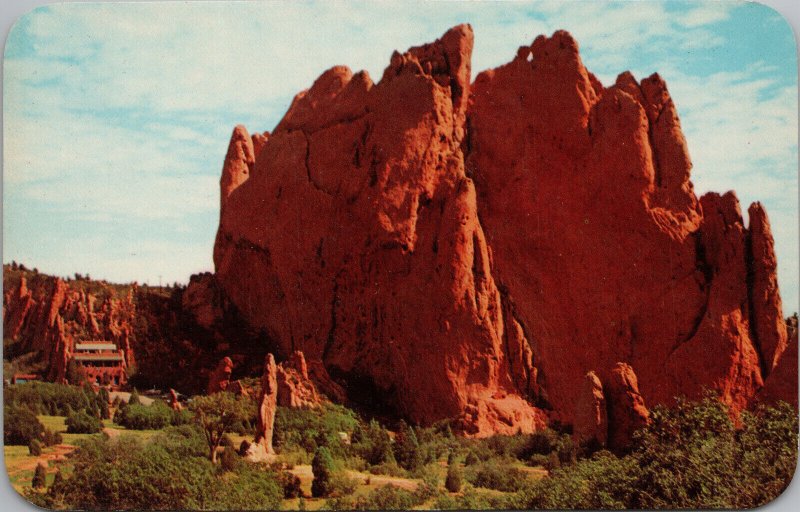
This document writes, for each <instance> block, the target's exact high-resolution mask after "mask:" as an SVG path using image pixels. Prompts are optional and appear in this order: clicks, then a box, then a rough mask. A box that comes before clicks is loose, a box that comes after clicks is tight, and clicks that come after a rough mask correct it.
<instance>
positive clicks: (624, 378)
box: [606, 363, 650, 452]
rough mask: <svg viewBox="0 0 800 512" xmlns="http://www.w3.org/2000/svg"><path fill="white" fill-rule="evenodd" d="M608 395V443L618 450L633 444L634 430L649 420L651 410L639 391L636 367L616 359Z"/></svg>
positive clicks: (625, 448) (610, 377)
mask: <svg viewBox="0 0 800 512" xmlns="http://www.w3.org/2000/svg"><path fill="white" fill-rule="evenodd" d="M606 397H607V399H608V446H609V448H611V449H612V450H615V451H617V452H619V451H625V450H627V449H628V448H630V446H631V440H632V439H633V433H634V432H635V431H636V430H638V429H640V428H642V427H644V426H645V425H647V424H648V423H649V422H650V411H648V410H647V407H646V406H645V403H644V398H642V395H641V394H640V393H639V381H638V379H637V378H636V374H635V373H634V371H633V368H631V366H630V365H629V364H626V363H617V365H616V366H615V367H614V369H613V370H611V375H610V376H609V379H608V382H607V383H606Z"/></svg>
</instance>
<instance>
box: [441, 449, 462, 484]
mask: <svg viewBox="0 0 800 512" xmlns="http://www.w3.org/2000/svg"><path fill="white" fill-rule="evenodd" d="M462 480H463V477H462V475H461V468H459V467H458V462H457V461H456V458H455V452H450V455H449V456H448V458H447V477H446V478H445V479H444V487H445V489H447V490H448V491H450V492H458V491H460V490H461V483H462Z"/></svg>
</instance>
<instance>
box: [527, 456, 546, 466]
mask: <svg viewBox="0 0 800 512" xmlns="http://www.w3.org/2000/svg"><path fill="white" fill-rule="evenodd" d="M548 458H549V457H548V456H547V455H542V454H540V453H534V454H533V455H531V458H530V459H528V465H529V466H534V467H536V466H540V467H543V468H544V467H547V462H548Z"/></svg>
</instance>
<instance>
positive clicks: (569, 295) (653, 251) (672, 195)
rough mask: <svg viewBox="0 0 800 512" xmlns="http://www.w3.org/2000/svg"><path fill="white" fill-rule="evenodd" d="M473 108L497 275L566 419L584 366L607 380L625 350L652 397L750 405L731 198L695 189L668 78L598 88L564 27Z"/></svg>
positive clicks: (752, 385) (508, 69)
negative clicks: (711, 392) (703, 397)
mask: <svg viewBox="0 0 800 512" xmlns="http://www.w3.org/2000/svg"><path fill="white" fill-rule="evenodd" d="M469 116H470V124H469V126H470V138H469V146H470V148H471V151H470V154H469V157H468V160H467V168H468V169H469V170H470V171H471V172H472V173H473V175H474V177H475V181H476V188H477V190H478V207H479V211H480V215H481V223H482V225H483V228H484V229H485V231H486V233H487V239H488V243H489V245H490V246H491V248H492V254H493V258H494V264H495V271H494V276H495V279H496V280H497V281H498V282H500V283H502V285H503V286H502V288H503V289H504V290H506V291H507V293H508V295H509V296H510V297H513V299H514V304H515V312H516V315H517V316H516V317H517V319H518V320H519V321H520V322H521V324H522V325H523V327H524V328H525V332H526V334H527V335H528V340H529V341H530V346H531V350H532V352H533V360H534V364H536V366H537V367H538V369H539V380H540V386H542V387H543V388H544V389H545V390H546V391H547V397H548V400H549V402H550V403H551V404H552V405H553V406H554V407H555V409H556V411H558V412H559V413H560V416H561V417H562V418H563V419H565V420H566V421H570V420H571V418H570V416H571V415H572V411H573V406H572V404H574V403H575V402H576V400H577V399H578V397H579V396H580V393H581V387H580V385H578V383H580V382H582V377H583V375H584V374H585V373H586V372H587V371H588V370H592V369H595V370H596V371H597V372H598V375H599V376H600V378H601V379H602V380H603V381H604V382H605V381H606V379H607V377H608V376H609V372H610V371H611V369H612V368H613V366H614V364H615V363H616V362H617V361H619V360H620V359H623V360H627V361H629V362H630V363H631V364H632V365H633V366H634V367H635V368H637V373H638V374H639V377H640V382H639V384H640V386H641V392H642V394H643V396H644V397H646V399H647V402H648V403H665V402H669V401H671V400H672V398H673V397H674V396H676V395H688V396H691V397H699V396H700V394H701V393H702V390H703V389H704V388H706V387H708V388H713V389H717V390H718V391H719V392H720V395H721V396H722V398H723V400H724V401H725V402H726V403H728V404H730V405H732V406H733V407H734V409H736V410H738V409H741V408H742V407H745V406H746V405H747V403H748V402H749V401H750V399H751V398H752V396H753V395H754V393H755V392H756V391H757V390H758V389H759V387H760V386H761V384H762V376H761V369H760V364H759V357H758V352H757V351H756V349H755V347H754V342H753V338H752V336H751V334H750V333H751V316H750V314H749V311H748V310H747V304H748V298H749V293H750V290H749V288H748V285H747V271H748V265H747V262H748V255H747V252H746V230H745V229H744V226H743V224H742V220H741V215H740V214H739V207H738V203H737V201H736V198H735V196H734V195H732V194H726V195H725V196H722V197H720V196H717V195H709V196H706V197H705V198H704V199H703V201H702V205H700V204H699V203H698V201H697V199H696V197H695V196H694V194H693V192H692V184H691V182H690V181H689V170H690V168H691V160H690V158H689V154H688V151H687V149H686V144H685V141H684V138H683V135H682V133H681V129H680V123H679V120H678V117H677V114H676V110H675V106H674V104H673V102H672V100H671V99H670V96H669V93H668V92H667V89H666V85H665V84H664V81H663V80H662V79H661V78H660V77H659V76H658V75H653V76H652V77H650V78H647V79H645V80H642V82H641V83H637V82H636V81H635V80H634V79H633V77H632V76H631V75H630V74H629V73H624V74H622V75H620V77H619V78H618V79H617V83H616V84H615V85H614V86H612V87H609V88H603V87H602V86H600V85H599V83H598V82H597V80H596V79H595V78H593V77H592V76H591V75H590V74H589V73H588V72H587V71H586V69H585V68H584V67H583V64H582V63H581V60H580V57H579V54H578V47H577V44H576V43H575V41H574V40H573V39H572V37H571V36H570V35H569V34H567V33H566V32H556V33H555V34H554V35H553V37H552V38H546V37H544V36H540V37H539V38H537V39H536V41H534V43H533V45H531V46H530V47H522V48H520V51H519V52H518V55H517V58H516V59H514V60H513V61H512V62H510V63H509V64H506V65H504V66H501V67H499V68H496V69H493V70H489V71H486V72H484V73H481V74H480V75H479V76H478V77H477V78H476V80H475V84H474V85H473V89H472V103H471V105H470V108H469ZM764 250H765V251H767V252H770V248H766V244H765V249H764ZM768 259H769V258H767V257H766V256H765V257H764V258H762V260H763V261H767V260H768ZM765 272H766V273H767V274H768V273H769V269H765ZM772 275H773V276H774V273H773V274H772ZM767 288H769V289H775V290H776V288H770V285H768V286H767ZM772 304H773V305H774V301H773V303H772ZM769 307H770V306H769V305H767V308H769ZM773 314H775V312H774V311H773ZM777 314H778V316H779V315H780V313H777ZM758 315H761V316H763V315H764V313H763V312H761V313H758ZM587 340H591V349H587V346H586V342H587Z"/></svg>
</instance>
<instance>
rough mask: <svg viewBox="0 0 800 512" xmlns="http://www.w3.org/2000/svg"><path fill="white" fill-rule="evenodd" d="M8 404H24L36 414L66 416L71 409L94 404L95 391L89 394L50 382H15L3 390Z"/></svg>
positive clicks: (77, 388)
mask: <svg viewBox="0 0 800 512" xmlns="http://www.w3.org/2000/svg"><path fill="white" fill-rule="evenodd" d="M3 394H4V397H3V399H4V402H5V404H6V405H8V406H12V405H17V406H24V407H27V408H28V409H30V410H31V411H33V413H34V414H47V415H50V416H66V415H67V412H68V410H69V409H72V410H76V411H77V410H81V409H86V408H89V407H90V406H92V405H94V393H92V395H91V397H90V396H87V395H86V393H85V392H84V390H83V389H81V388H79V387H76V386H67V385H64V384H53V383H49V382H26V383H24V384H14V385H11V386H8V387H6V388H5V389H4V390H3Z"/></svg>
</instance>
